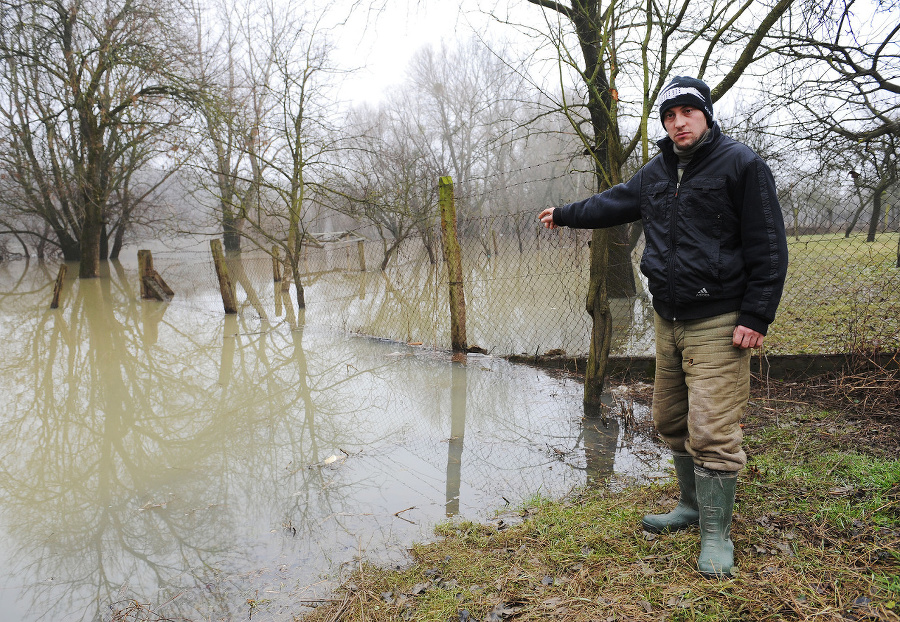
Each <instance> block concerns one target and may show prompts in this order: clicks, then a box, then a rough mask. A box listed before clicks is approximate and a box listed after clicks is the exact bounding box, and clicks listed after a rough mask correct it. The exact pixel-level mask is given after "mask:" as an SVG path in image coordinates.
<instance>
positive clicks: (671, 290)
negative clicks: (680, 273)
mask: <svg viewBox="0 0 900 622" xmlns="http://www.w3.org/2000/svg"><path fill="white" fill-rule="evenodd" d="M677 174H678V173H677V172H676V178H675V179H676V181H675V200H674V201H673V203H672V225H671V227H670V228H669V296H670V298H671V300H672V321H673V322H675V321H676V320H677V319H678V318H677V317H676V313H675V230H676V229H677V225H678V222H677V218H678V191H679V189H680V188H681V181H680V180H679V179H678V177H677Z"/></svg>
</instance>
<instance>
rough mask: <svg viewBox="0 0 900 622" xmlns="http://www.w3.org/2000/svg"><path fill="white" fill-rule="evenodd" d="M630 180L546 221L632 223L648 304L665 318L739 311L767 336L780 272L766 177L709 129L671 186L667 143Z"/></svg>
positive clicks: (777, 218)
mask: <svg viewBox="0 0 900 622" xmlns="http://www.w3.org/2000/svg"><path fill="white" fill-rule="evenodd" d="M658 145H659V147H660V149H661V150H662V152H661V153H660V154H659V155H657V156H656V157H655V158H653V159H652V160H651V161H650V162H648V163H647V165H646V166H644V167H643V168H642V169H641V170H640V171H638V172H637V174H635V176H634V177H632V178H631V179H630V180H629V181H627V182H625V183H623V184H619V185H617V186H614V187H613V188H610V189H609V190H607V191H605V192H603V193H601V194H596V195H594V196H592V197H590V198H588V199H585V200H584V201H579V202H577V203H571V204H569V205H566V206H564V207H560V208H556V209H555V210H554V211H553V221H554V223H556V224H558V225H562V226H567V227H577V228H583V229H596V228H601V227H612V226H615V225H620V224H624V223H627V222H632V221H635V220H638V219H641V220H642V221H643V224H644V239H645V248H644V255H643V258H642V259H641V272H643V273H644V275H646V277H647V279H648V283H649V287H650V294H651V295H652V296H653V307H654V309H656V312H657V313H659V314H660V315H661V316H662V317H664V318H666V319H669V320H675V319H678V320H691V319H699V318H706V317H712V316H715V315H720V314H723V313H728V312H731V311H740V317H739V319H738V324H739V325H742V326H746V327H747V328H750V329H753V330H756V331H759V332H760V333H762V334H764V335H765V334H766V332H767V330H768V328H769V324H771V323H772V320H773V319H775V309H776V308H777V307H778V303H779V301H780V300H781V293H782V290H783V288H784V278H785V274H786V272H787V240H786V238H785V233H784V220H783V217H782V214H781V206H780V205H779V203H778V196H777V193H776V190H775V180H774V179H773V178H772V172H771V171H770V170H769V167H768V166H767V165H766V163H765V162H763V160H762V159H761V158H760V157H759V156H758V155H756V154H755V153H754V152H753V151H752V150H751V149H750V148H749V147H747V146H746V145H743V144H741V143H739V142H737V141H735V140H732V139H731V138H729V137H727V136H725V135H724V134H722V132H721V130H720V129H719V126H718V124H714V125H713V128H712V135H711V137H710V140H709V141H708V142H707V143H706V144H704V145H703V146H702V147H700V149H699V150H698V151H697V152H696V153H695V154H694V156H693V158H692V159H691V161H690V163H689V164H688V166H687V168H686V169H685V171H684V174H683V176H682V179H681V183H680V184H679V183H678V169H677V166H678V158H677V156H676V155H675V152H674V151H673V143H672V140H671V139H670V138H668V137H666V138H664V139H663V140H661V141H659V143H658Z"/></svg>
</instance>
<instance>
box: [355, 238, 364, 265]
mask: <svg viewBox="0 0 900 622" xmlns="http://www.w3.org/2000/svg"><path fill="white" fill-rule="evenodd" d="M356 252H357V254H358V255H359V271H360V272H365V271H366V241H365V240H357V241H356Z"/></svg>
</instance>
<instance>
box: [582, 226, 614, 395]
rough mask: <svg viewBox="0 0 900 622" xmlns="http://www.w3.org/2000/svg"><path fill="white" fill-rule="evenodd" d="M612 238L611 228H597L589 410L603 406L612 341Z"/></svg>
mask: <svg viewBox="0 0 900 622" xmlns="http://www.w3.org/2000/svg"><path fill="white" fill-rule="evenodd" d="M609 238H610V231H609V230H608V229H595V230H594V232H593V236H592V238H591V270H590V283H589V284H588V296H587V303H586V310H587V312H588V315H590V316H591V320H592V322H593V324H592V328H591V348H590V352H589V353H588V360H587V369H586V370H585V381H584V404H585V406H587V407H597V406H599V405H600V397H601V395H602V394H603V386H604V384H605V382H606V369H607V365H608V363H609V349H610V344H611V342H612V312H611V311H610V308H609V295H608V289H607V285H606V277H607V274H608V267H609V252H608V249H609ZM588 379H590V382H589V381H588Z"/></svg>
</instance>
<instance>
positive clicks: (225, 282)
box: [209, 240, 237, 314]
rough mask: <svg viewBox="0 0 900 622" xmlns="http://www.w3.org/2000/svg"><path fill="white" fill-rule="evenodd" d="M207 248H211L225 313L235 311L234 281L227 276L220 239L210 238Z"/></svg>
mask: <svg viewBox="0 0 900 622" xmlns="http://www.w3.org/2000/svg"><path fill="white" fill-rule="evenodd" d="M209 248H210V250H212V256H213V263H215V265H216V276H217V277H218V278H219V292H220V293H221V294H222V306H224V307H225V313H226V314H234V313H237V295H236V294H235V291H234V283H232V282H231V277H230V276H228V267H227V266H226V265H225V253H224V252H223V251H222V241H221V240H210V241H209Z"/></svg>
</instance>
